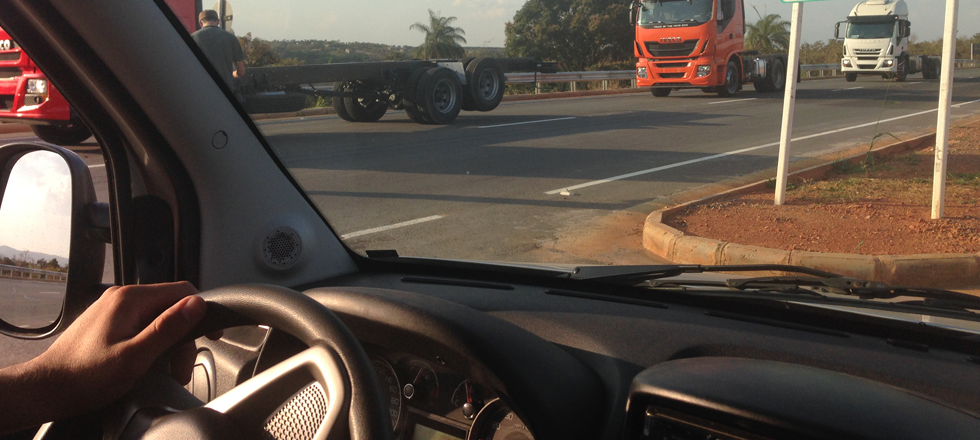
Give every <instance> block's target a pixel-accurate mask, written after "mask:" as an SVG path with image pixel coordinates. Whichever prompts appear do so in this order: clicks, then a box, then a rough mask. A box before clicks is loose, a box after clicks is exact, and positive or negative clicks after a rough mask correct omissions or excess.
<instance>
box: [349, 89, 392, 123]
mask: <svg viewBox="0 0 980 440" xmlns="http://www.w3.org/2000/svg"><path fill="white" fill-rule="evenodd" d="M357 84H358V85H359V84H360V83H357ZM357 87H358V86H357V85H355V86H354V89H355V90H356V89H357ZM343 100H344V108H345V109H346V110H347V113H348V114H349V115H350V117H351V119H352V120H353V121H354V122H377V121H378V120H379V119H381V118H382V117H383V116H384V115H385V113H387V112H388V101H382V100H380V99H371V98H343Z"/></svg>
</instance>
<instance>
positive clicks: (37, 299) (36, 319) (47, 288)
mask: <svg viewBox="0 0 980 440" xmlns="http://www.w3.org/2000/svg"><path fill="white" fill-rule="evenodd" d="M65 286H66V284H65V283H54V282H46V281H26V280H18V279H12V278H0V292H2V293H0V319H3V320H4V321H6V322H7V323H8V324H12V325H15V326H18V327H22V328H28V329H32V328H41V327H44V326H46V325H50V324H51V323H52V322H54V320H55V319H58V316H60V315H61V303H62V301H64V299H65Z"/></svg>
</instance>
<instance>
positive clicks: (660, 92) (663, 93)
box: [650, 87, 670, 98]
mask: <svg viewBox="0 0 980 440" xmlns="http://www.w3.org/2000/svg"><path fill="white" fill-rule="evenodd" d="M650 93H652V94H653V96H656V97H658V98H666V97H668V96H670V89H656V88H653V87H651V88H650Z"/></svg>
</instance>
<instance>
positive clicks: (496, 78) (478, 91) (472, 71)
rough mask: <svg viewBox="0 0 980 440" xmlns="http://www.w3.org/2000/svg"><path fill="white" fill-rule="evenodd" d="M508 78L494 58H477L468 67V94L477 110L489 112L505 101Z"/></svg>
mask: <svg viewBox="0 0 980 440" xmlns="http://www.w3.org/2000/svg"><path fill="white" fill-rule="evenodd" d="M506 82H507V77H505V76H504V72H503V70H501V69H500V65H499V64H497V61H496V60H494V59H493V58H477V59H474V60H473V61H470V63H469V65H467V66H466V93H467V94H468V95H469V98H470V103H472V104H473V107H474V109H475V110H479V111H481V112H488V111H490V110H493V109H495V108H497V106H498V105H500V101H502V100H503V99H504V88H505V87H504V86H505V84H506Z"/></svg>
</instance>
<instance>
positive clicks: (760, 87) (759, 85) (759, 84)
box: [752, 79, 772, 93]
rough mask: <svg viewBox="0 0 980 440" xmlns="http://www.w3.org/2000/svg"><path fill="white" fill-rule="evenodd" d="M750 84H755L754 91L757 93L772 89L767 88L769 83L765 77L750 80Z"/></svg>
mask: <svg viewBox="0 0 980 440" xmlns="http://www.w3.org/2000/svg"><path fill="white" fill-rule="evenodd" d="M752 85H753V86H755V91H756V92H759V93H769V92H771V91H772V90H770V89H769V83H768V82H766V80H765V79H760V80H755V81H752Z"/></svg>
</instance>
